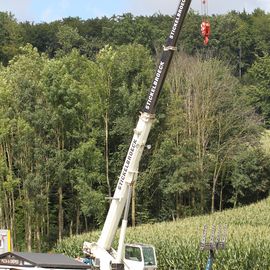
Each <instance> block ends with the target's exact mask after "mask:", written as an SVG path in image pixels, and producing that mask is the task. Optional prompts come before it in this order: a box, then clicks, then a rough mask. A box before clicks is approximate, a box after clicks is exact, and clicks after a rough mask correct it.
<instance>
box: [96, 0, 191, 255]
mask: <svg viewBox="0 0 270 270" xmlns="http://www.w3.org/2000/svg"><path fill="white" fill-rule="evenodd" d="M190 3H191V0H181V1H180V4H179V6H178V9H177V12H176V15H175V19H174V22H173V25H172V28H171V32H170V34H169V37H168V39H167V42H166V45H165V46H164V49H163V53H162V56H161V60H160V62H159V65H158V67H157V70H156V74H155V77H154V80H153V82H152V86H151V88H150V91H149V94H148V97H147V100H146V103H145V106H144V109H143V113H142V114H141V116H140V118H139V121H138V124H137V126H136V128H135V130H134V136H133V138H132V141H131V144H130V147H129V150H128V153H127V157H126V160H125V162H124V166H123V168H122V172H121V174H120V177H119V180H118V184H117V188H116V190H115V193H114V196H113V200H112V203H111V206H110V209H109V212H108V215H107V218H106V221H105V224H104V227H103V230H102V233H101V236H100V238H99V240H98V245H99V246H100V247H103V248H105V249H107V250H108V249H110V247H111V245H112V242H113V239H114V236H115V233H116V230H117V226H118V224H119V221H120V218H121V215H122V212H123V209H124V206H125V202H126V198H127V184H128V183H129V184H130V183H132V181H133V179H134V178H135V176H134V174H137V173H138V167H139V161H140V159H141V155H142V152H143V149H144V146H145V143H146V140H147V137H148V134H149V131H150V128H151V125H152V123H153V120H154V113H155V108H156V104H157V101H158V97H159V94H160V92H161V89H162V86H163V84H164V81H165V78H166V74H167V72H168V69H169V66H170V62H171V59H172V56H173V53H174V51H175V46H176V42H177V39H178V36H179V33H180V30H181V28H182V25H183V22H184V19H185V16H186V14H187V12H188V9H189V6H190Z"/></svg>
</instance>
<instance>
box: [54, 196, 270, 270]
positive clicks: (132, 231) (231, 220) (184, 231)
mask: <svg viewBox="0 0 270 270" xmlns="http://www.w3.org/2000/svg"><path fill="white" fill-rule="evenodd" d="M269 211H270V199H269V198H268V199H267V200H264V201H261V202H259V203H256V204H253V205H251V206H247V207H241V208H238V209H233V210H226V211H224V212H221V213H215V214H212V215H206V216H200V217H193V218H186V219H183V220H178V221H175V222H162V223H157V224H152V225H143V226H139V227H136V228H129V229H128V231H127V243H134V242H137V243H151V244H153V245H154V246H155V247H156V249H157V257H158V258H157V259H158V266H159V269H161V270H162V269H164V270H165V269H175V270H188V269H205V266H206V261H207V256H208V253H207V252H203V251H200V250H199V243H200V241H201V236H202V230H203V226H204V224H207V225H208V230H209V227H210V228H211V224H216V225H218V224H227V232H228V234H227V241H226V249H225V250H221V251H218V252H217V253H216V256H215V263H214V266H213V269H221V270H226V269H236V270H238V269H239V270H240V269H241V270H242V269H258V270H259V269H269V267H270V261H269V255H270V254H269V250H270V237H269V234H270V228H269V222H270V220H269ZM98 234H99V232H98V231H95V232H92V233H87V234H83V235H80V236H76V237H71V238H67V239H64V241H63V242H62V243H60V244H58V245H57V247H56V248H55V249H54V251H55V252H60V253H65V254H67V255H69V256H71V257H77V256H81V255H82V254H81V252H82V251H81V247H82V244H83V242H84V241H96V240H97V238H98ZM209 235H210V232H209V231H208V237H209ZM207 239H208V238H207ZM208 241H209V239H208Z"/></svg>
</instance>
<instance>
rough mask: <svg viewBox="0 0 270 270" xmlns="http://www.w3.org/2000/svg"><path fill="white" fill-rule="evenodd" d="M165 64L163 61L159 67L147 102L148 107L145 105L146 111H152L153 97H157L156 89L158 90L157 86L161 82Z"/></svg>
mask: <svg viewBox="0 0 270 270" xmlns="http://www.w3.org/2000/svg"><path fill="white" fill-rule="evenodd" d="M164 64H165V62H163V61H161V62H160V63H159V67H158V70H157V73H156V76H155V79H154V81H153V83H152V87H151V90H150V93H149V96H148V100H147V102H146V105H145V109H146V110H149V109H150V105H151V102H152V100H153V97H154V95H155V92H156V89H157V85H158V82H159V79H160V76H161V73H162V70H163V68H164Z"/></svg>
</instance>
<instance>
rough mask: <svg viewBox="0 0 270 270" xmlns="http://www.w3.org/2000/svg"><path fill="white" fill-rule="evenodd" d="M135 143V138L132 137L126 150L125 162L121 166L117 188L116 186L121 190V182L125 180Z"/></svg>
mask: <svg viewBox="0 0 270 270" xmlns="http://www.w3.org/2000/svg"><path fill="white" fill-rule="evenodd" d="M136 145H137V140H136V139H134V140H133V142H132V143H131V146H130V148H129V151H128V155H127V158H126V161H125V164H124V166H123V169H122V172H121V175H120V177H119V181H118V186H117V188H118V189H119V190H121V188H122V186H123V183H124V182H125V179H126V175H127V173H128V167H129V165H130V162H131V159H132V157H133V154H134V151H135V148H136Z"/></svg>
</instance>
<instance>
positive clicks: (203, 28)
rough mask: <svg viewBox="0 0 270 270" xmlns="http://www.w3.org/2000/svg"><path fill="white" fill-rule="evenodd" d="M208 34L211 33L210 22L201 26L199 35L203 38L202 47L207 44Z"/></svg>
mask: <svg viewBox="0 0 270 270" xmlns="http://www.w3.org/2000/svg"><path fill="white" fill-rule="evenodd" d="M210 33H211V28H210V22H209V21H203V22H202V24H201V34H202V36H203V38H204V45H207V44H208V41H209V36H210Z"/></svg>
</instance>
